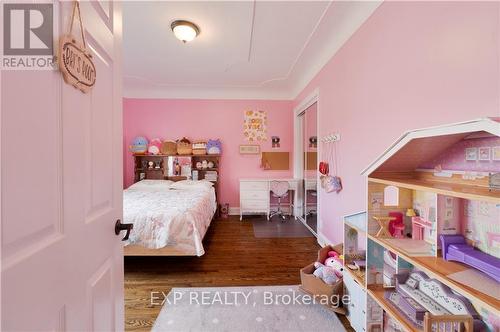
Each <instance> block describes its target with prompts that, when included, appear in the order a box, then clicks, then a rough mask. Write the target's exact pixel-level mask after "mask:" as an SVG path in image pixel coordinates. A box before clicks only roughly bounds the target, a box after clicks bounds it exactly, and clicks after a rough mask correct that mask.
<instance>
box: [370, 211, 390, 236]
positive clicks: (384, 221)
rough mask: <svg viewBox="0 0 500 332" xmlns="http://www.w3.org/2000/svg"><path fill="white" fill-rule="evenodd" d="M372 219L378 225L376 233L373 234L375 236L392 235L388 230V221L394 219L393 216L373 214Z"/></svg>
mask: <svg viewBox="0 0 500 332" xmlns="http://www.w3.org/2000/svg"><path fill="white" fill-rule="evenodd" d="M373 219H375V220H376V221H377V223H378V225H379V227H380V228H379V230H378V232H377V234H375V236H376V237H392V235H391V233H390V232H389V223H390V222H391V221H393V220H396V218H395V217H376V216H374V217H373Z"/></svg>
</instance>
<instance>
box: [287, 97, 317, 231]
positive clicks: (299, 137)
mask: <svg viewBox="0 0 500 332" xmlns="http://www.w3.org/2000/svg"><path fill="white" fill-rule="evenodd" d="M314 103H316V128H317V129H316V131H317V132H316V136H318V137H319V133H318V131H319V124H320V121H319V120H320V117H319V115H320V112H319V107H320V102H319V88H316V89H314V90H313V91H312V92H311V93H310V94H309V95H308V96H307V97H306V98H304V99H303V100H302V101H301V102H300V104H299V105H298V106H296V107H295V108H294V109H293V177H294V178H295V179H303V178H304V160H303V158H302V155H303V154H304V146H303V144H302V142H303V139H304V137H303V133H302V126H301V124H302V119H301V118H299V115H300V114H301V113H302V112H304V111H305V110H306V109H308V108H309V107H311V106H312V105H314ZM321 152H322V151H321V144H318V148H317V153H318V157H319V156H321ZM316 180H317V181H316V183H317V184H316V190H317V192H318V197H317V202H318V206H317V208H316V211H317V220H318V224H317V228H316V229H319V228H320V222H319V221H320V220H321V211H320V208H319V175H318V178H317V179H316ZM296 197H297V202H295V205H294V214H295V215H296V216H301V215H302V214H303V213H302V212H303V211H302V204H301V203H302V200H303V197H304V193H303V192H302V190H299V194H298V195H296Z"/></svg>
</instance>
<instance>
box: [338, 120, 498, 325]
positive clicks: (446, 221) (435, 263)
mask: <svg viewBox="0 0 500 332" xmlns="http://www.w3.org/2000/svg"><path fill="white" fill-rule="evenodd" d="M499 140H500V119H489V118H483V119H477V120H472V121H467V122H461V123H454V124H449V125H443V126H438V127H432V128H424V129H418V130H412V131H408V132H406V133H404V134H403V135H402V136H401V137H400V138H399V139H398V140H396V141H395V142H394V143H393V144H391V145H390V146H389V147H388V148H387V150H386V151H385V152H384V153H383V154H381V155H380V156H379V157H378V158H377V159H376V160H375V161H374V162H373V163H371V164H370V165H369V166H368V167H367V168H366V169H365V170H364V171H363V172H362V174H363V175H365V176H366V177H367V197H366V202H367V211H366V212H367V213H366V218H365V225H363V227H362V228H363V229H365V230H366V272H367V273H366V275H365V278H364V280H361V282H362V283H359V285H362V286H363V287H364V289H365V290H366V297H367V301H366V302H364V303H363V304H365V305H366V310H369V307H368V303H370V301H372V303H374V305H375V306H377V307H378V308H380V310H382V311H383V314H384V317H386V318H387V321H389V320H390V321H391V322H394V323H395V324H398V329H399V330H401V331H424V332H435V331H442V330H443V328H444V331H460V330H461V331H464V330H467V331H473V330H474V331H476V330H477V331H481V329H480V328H481V327H480V325H486V324H483V323H481V321H482V322H485V323H487V325H488V326H489V327H490V329H491V327H492V326H497V324H498V323H497V322H498V321H499V320H498V319H499V317H500V299H499V298H498V296H497V295H495V294H494V292H493V291H492V290H493V289H494V287H495V285H496V286H497V288H498V279H491V280H490V279H489V278H486V276H485V277H484V279H485V282H484V283H483V282H482V281H478V280H477V279H475V278H474V277H470V276H471V275H474V273H476V272H475V271H474V270H473V269H472V267H475V268H481V269H483V270H486V271H487V272H489V273H490V276H491V274H493V276H492V277H495V276H496V277H498V274H496V273H498V272H493V271H498V269H496V268H497V265H496V263H492V262H496V259H497V258H495V257H493V256H485V255H486V253H485V252H486V251H487V250H488V251H487V252H488V253H489V254H492V255H495V256H498V252H497V251H495V250H491V249H492V248H494V247H495V245H493V246H491V243H494V241H495V240H494V237H493V238H492V240H491V241H489V240H488V234H487V233H488V232H492V229H491V227H485V226H486V222H485V221H484V220H487V222H494V220H495V218H496V217H497V214H496V213H498V210H497V208H496V206H498V204H500V191H497V190H490V188H489V182H488V172H490V173H491V172H499V171H500V163H499V162H498V161H491V162H490V163H488V164H487V163H486V162H480V161H479V160H478V161H477V162H473V161H469V160H466V153H465V152H466V151H465V149H466V148H470V147H476V146H478V147H479V146H487V145H488V144H489V145H491V146H497V145H500V144H499ZM439 165H440V166H441V167H437V166H439ZM485 166H487V167H488V170H487V171H485V170H484V169H485ZM480 167H482V168H480ZM388 186H392V187H396V188H397V189H398V190H399V193H398V200H397V202H394V203H397V205H390V206H387V205H386V204H385V202H384V199H383V197H384V192H385V188H386V187H388ZM392 211H399V212H402V213H405V214H406V215H407V217H409V218H412V220H411V229H408V230H407V231H408V232H411V233H412V234H411V237H404V238H394V237H380V236H379V235H380V234H377V233H379V231H380V228H381V227H380V226H384V224H382V225H381V224H380V223H379V220H376V218H374V217H385V218H388V217H389V213H390V212H392ZM408 221H409V220H408ZM465 223H466V224H465ZM476 223H477V224H476ZM408 226H410V224H409V225H408ZM469 229H474V232H473V233H471V232H469V231H468V230H469ZM382 234H384V231H382ZM441 235H443V236H445V238H444V239H446V241H441V237H440V236H441ZM454 235H458V237H457V238H454V237H453V236H454ZM448 236H450V238H448ZM451 239H458V243H452V241H451ZM476 239H481V240H482V241H480V242H477V243H476V244H475V245H474V246H475V247H476V248H472V247H467V242H470V241H474V240H476ZM490 242H491V243H490ZM464 245H465V246H464ZM488 245H489V246H488ZM479 249H480V250H479ZM386 251H390V252H392V253H394V254H395V255H396V256H397V258H396V275H401V276H402V275H403V274H404V273H406V274H407V275H408V277H406V279H401V280H398V281H397V282H399V285H398V286H397V288H396V289H395V290H391V291H387V288H384V280H383V278H380V277H381V273H382V272H384V270H383V269H384V260H383V257H384V252H386ZM455 256H456V257H455ZM490 257H492V258H493V259H491V258H490ZM462 262H465V263H466V264H467V265H465V264H463V263H462ZM493 267H495V269H493ZM346 270H347V271H348V273H349V274H351V271H350V270H348V269H346ZM416 271H421V272H423V273H425V274H426V275H427V276H429V277H430V279H419V280H417V279H418V278H419V277H418V274H417V275H415V276H416V278H413V279H415V280H417V281H418V282H413V281H411V280H409V279H410V277H409V276H411V275H413V273H416ZM471 273H472V274H471ZM477 273H479V272H477ZM346 274H347V273H346ZM438 282H439V283H438ZM488 282H491V285H492V286H491V287H490V286H489V285H490V284H489V283H488ZM423 286H425V287H428V289H425V288H423ZM431 290H432V292H430V291H431ZM386 292H388V294H386ZM450 292H453V294H456V295H458V296H459V299H460V300H463V298H466V299H467V301H468V303H467V304H466V305H462V306H459V307H460V308H461V309H460V310H458V309H457V308H459V307H457V308H450V307H448V304H447V303H446V302H445V301H444V299H445V295H446V299H448V300H450V303H451V302H453V301H458V300H457V299H456V298H452V297H451V296H448V295H449V293H450ZM392 293H394V294H392ZM422 294H424V295H426V296H427V299H428V298H430V299H432V300H433V301H434V304H436V303H437V305H439V306H437V305H434V304H433V302H431V301H428V302H423V299H426V297H424V296H420V295H422ZM391 296H392V297H391ZM409 299H411V300H409ZM451 300H453V301H451ZM394 302H397V303H398V305H395V303H394ZM403 303H404V305H403ZM457 303H458V302H457ZM417 304H418V305H417ZM420 306H421V307H423V308H425V311H426V312H425V313H423V316H422V310H421V308H420ZM439 308H441V309H439ZM430 309H432V310H430ZM445 311H446V312H445ZM363 319H365V325H364V326H362V328H361V329H358V328H355V330H356V331H363V330H365V331H366V329H367V328H368V326H369V323H370V322H369V320H368V319H367V318H366V317H364V318H363ZM384 320H385V319H384ZM415 321H417V322H419V323H418V324H417V325H415ZM471 324H473V326H471Z"/></svg>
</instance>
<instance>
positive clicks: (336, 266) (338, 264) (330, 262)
mask: <svg viewBox="0 0 500 332" xmlns="http://www.w3.org/2000/svg"><path fill="white" fill-rule="evenodd" d="M328 256H329V257H328V258H327V259H326V260H325V262H324V264H323V263H320V262H316V263H314V267H315V268H316V270H314V273H313V274H314V275H315V276H316V277H318V278H321V280H323V281H324V282H325V283H327V284H328V285H333V284H334V283H335V282H337V281H338V280H340V279H342V277H343V274H342V272H343V271H344V268H343V265H344V264H343V262H342V258H341V256H339V254H338V253H337V252H335V251H333V250H332V251H329V252H328Z"/></svg>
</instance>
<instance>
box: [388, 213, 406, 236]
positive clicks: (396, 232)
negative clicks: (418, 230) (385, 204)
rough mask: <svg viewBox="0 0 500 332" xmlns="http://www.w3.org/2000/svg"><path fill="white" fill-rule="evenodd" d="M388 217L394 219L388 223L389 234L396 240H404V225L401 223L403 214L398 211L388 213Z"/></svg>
mask: <svg viewBox="0 0 500 332" xmlns="http://www.w3.org/2000/svg"><path fill="white" fill-rule="evenodd" d="M389 217H393V218H394V219H393V220H391V221H390V222H389V232H390V233H391V235H392V236H394V237H395V238H397V239H402V238H404V234H403V233H404V230H405V223H404V221H403V214H402V213H401V212H398V211H393V212H389Z"/></svg>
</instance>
